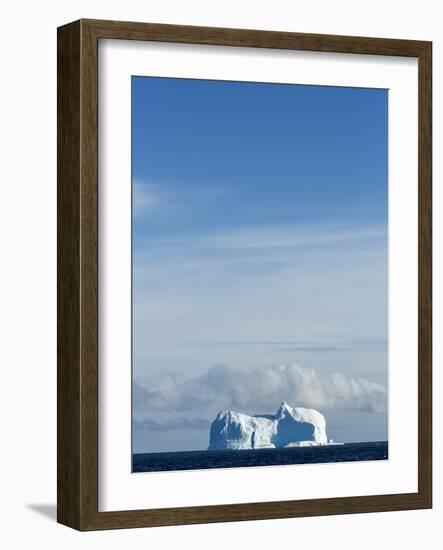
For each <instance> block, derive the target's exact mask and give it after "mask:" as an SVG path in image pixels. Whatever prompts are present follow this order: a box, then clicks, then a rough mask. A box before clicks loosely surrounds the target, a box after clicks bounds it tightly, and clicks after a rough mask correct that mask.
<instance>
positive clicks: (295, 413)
mask: <svg viewBox="0 0 443 550" xmlns="http://www.w3.org/2000/svg"><path fill="white" fill-rule="evenodd" d="M328 443H329V442H328V437H327V435H326V420H325V417H324V416H323V415H322V414H321V413H320V412H318V411H316V410H315V409H305V408H303V407H291V406H290V405H288V404H287V403H286V402H285V401H283V402H282V404H281V405H280V408H279V409H278V411H277V413H276V414H275V415H255V416H250V415H248V414H243V413H240V412H234V411H231V410H229V409H227V410H223V411H220V412H219V413H218V414H217V417H216V419H215V420H214V422H213V423H212V425H211V430H210V436H209V447H208V450H209V451H221V450H240V449H281V448H285V447H307V446H314V445H328Z"/></svg>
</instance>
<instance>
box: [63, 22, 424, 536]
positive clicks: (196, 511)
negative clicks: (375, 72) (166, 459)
mask: <svg viewBox="0 0 443 550" xmlns="http://www.w3.org/2000/svg"><path fill="white" fill-rule="evenodd" d="M104 38H106V39H116V40H119V39H124V40H140V41H159V42H173V43H183V44H185V43H186V44H206V45H224V46H237V47H252V48H272V49H283V50H304V51H311V52H336V53H347V54H371V55H380V56H404V57H414V58H418V66H419V77H418V85H419V120H418V135H419V143H418V151H419V166H418V188H419V189H418V193H419V201H418V204H419V250H418V254H419V274H418V277H419V323H418V324H419V330H418V332H419V334H418V338H419V353H418V369H419V377H418V404H419V410H418V423H419V430H418V433H419V441H418V449H419V457H418V492H416V493H402V494H385V495H376V496H356V497H344V498H322V499H315V500H294V501H280V502H255V503H247V504H229V505H216V506H196V507H183V508H166V509H146V510H135V511H134V510H131V511H125V510H122V511H116V512H99V511H98V477H99V476H98V184H97V182H98V123H97V117H98V41H99V40H100V39H104ZM431 66H432V44H431V42H424V41H415V40H396V39H395V40H394V39H382V38H361V37H350V36H328V35H315V34H298V33H286V32H269V31H258V30H238V29H226V28H206V27H190V26H175V25H160V24H147V23H133V22H117V21H98V20H80V21H76V22H73V23H70V24H68V25H65V26H62V27H60V28H59V29H58V174H57V176H58V432H57V433H58V454H57V463H58V482H57V488H58V503H57V508H58V521H59V522H60V523H62V524H65V525H68V526H70V527H73V528H75V529H79V530H82V531H87V530H97V529H114V528H132V527H148V526H160V525H177V524H192V523H210V522H225V521H243V520H256V519H272V518H289V517H299V516H318V515H332V514H348V513H362V512H376V511H390V510H408V509H419V508H430V507H431V506H432V416H431V414H432V401H431V399H432V389H431V386H432V372H431V351H432V348H431V346H432V342H431V326H432V324H431V323H432V305H431V300H432V279H431V267H432V265H431V262H432V242H431V238H432V234H431V232H432V229H431V227H432V218H431V216H432V213H431V201H432V191H431V168H432V157H431V154H432V153H431V140H432V129H431V124H432V108H431V94H432V83H431Z"/></svg>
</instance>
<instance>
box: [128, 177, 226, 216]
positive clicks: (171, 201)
mask: <svg viewBox="0 0 443 550" xmlns="http://www.w3.org/2000/svg"><path fill="white" fill-rule="evenodd" d="M132 189H133V215H134V219H135V221H141V220H145V221H146V220H149V219H150V218H152V217H155V218H158V217H160V216H165V215H166V216H169V217H170V216H172V215H175V214H178V213H184V212H185V213H188V214H189V213H190V212H192V211H194V210H196V209H199V208H202V207H203V206H204V205H207V204H209V203H213V202H214V201H216V200H217V199H218V198H219V197H221V196H223V195H225V194H226V193H228V192H229V191H230V188H229V187H228V186H221V185H219V186H217V187H215V186H203V185H189V184H188V185H175V184H172V183H153V182H147V181H143V180H139V179H135V180H134V181H133V186H132Z"/></svg>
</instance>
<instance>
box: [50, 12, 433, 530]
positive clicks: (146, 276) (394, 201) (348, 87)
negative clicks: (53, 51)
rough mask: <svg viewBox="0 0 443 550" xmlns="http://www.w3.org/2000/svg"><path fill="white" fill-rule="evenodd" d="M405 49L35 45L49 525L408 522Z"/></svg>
mask: <svg viewBox="0 0 443 550" xmlns="http://www.w3.org/2000/svg"><path fill="white" fill-rule="evenodd" d="M431 52H432V48H431V43H430V42H424V41H411V40H397V39H382V38H361V37H349V36H327V35H315V34H298V33H282V32H270V31H258V30H239V29H223V28H203V27H184V26H174V25H158V24H148V23H129V22H116V21H96V20H80V21H76V22H74V23H70V24H68V25H65V26H63V27H60V28H59V29H58V521H59V522H61V523H63V524H65V525H68V526H70V527H73V528H76V529H79V530H95V529H113V528H125V527H148V526H160V525H175V524H187V523H209V522H220V521H240V520H253V519H269V518H285V517H297V516H313V515H327V514H344V513H361V512H376V511H390V510H406V509H418V508H430V507H431V506H432V497H431V495H432V416H431V410H432V403H431V398H432V372H431V322H432V307H431V303H432V291H431V286H432V285H431V206H432V199H431V197H432V193H431V164H432V162H431V160H432V159H431V139H432V129H431V119H432V110H431V91H432V84H431V65H432V61H431Z"/></svg>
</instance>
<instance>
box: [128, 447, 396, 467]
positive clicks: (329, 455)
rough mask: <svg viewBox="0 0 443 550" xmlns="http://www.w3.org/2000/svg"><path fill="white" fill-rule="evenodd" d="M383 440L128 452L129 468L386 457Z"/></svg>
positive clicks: (349, 460)
mask: <svg viewBox="0 0 443 550" xmlns="http://www.w3.org/2000/svg"><path fill="white" fill-rule="evenodd" d="M387 458H388V442H387V441H375V442H374V441H371V442H368V443H346V444H345V445H325V446H321V447H292V448H289V449H248V450H245V451H183V452H174V453H137V454H133V455H132V471H133V472H165V471H172V470H202V469H205V470H207V469H210V468H243V467H247V466H277V465H280V466H281V465H284V464H318V463H325V462H355V461H359V460H386V459H387Z"/></svg>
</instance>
